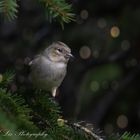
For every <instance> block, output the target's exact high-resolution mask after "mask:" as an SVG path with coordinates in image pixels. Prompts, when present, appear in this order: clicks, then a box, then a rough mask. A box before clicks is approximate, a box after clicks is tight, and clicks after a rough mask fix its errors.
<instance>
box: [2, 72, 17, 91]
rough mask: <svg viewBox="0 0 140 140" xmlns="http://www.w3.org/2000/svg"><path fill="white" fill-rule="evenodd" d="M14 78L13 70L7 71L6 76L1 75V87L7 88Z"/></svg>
mask: <svg viewBox="0 0 140 140" xmlns="http://www.w3.org/2000/svg"><path fill="white" fill-rule="evenodd" d="M14 77H15V73H14V71H12V70H7V71H6V72H5V73H4V74H0V87H2V88H4V87H7V85H9V84H10V83H11V82H12V81H13V79H14Z"/></svg>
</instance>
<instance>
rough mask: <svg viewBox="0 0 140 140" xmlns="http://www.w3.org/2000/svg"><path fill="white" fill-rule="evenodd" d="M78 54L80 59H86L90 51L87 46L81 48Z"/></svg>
mask: <svg viewBox="0 0 140 140" xmlns="http://www.w3.org/2000/svg"><path fill="white" fill-rule="evenodd" d="M79 53H80V57H81V58H82V59H88V58H89V57H90V56H91V49H90V48H89V47H88V46H83V47H81V49H80V51H79Z"/></svg>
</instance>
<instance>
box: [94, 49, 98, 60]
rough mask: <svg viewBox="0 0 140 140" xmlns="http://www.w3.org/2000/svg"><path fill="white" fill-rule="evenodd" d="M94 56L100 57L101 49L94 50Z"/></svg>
mask: <svg viewBox="0 0 140 140" xmlns="http://www.w3.org/2000/svg"><path fill="white" fill-rule="evenodd" d="M93 57H94V58H98V57H99V51H98V50H94V51H93Z"/></svg>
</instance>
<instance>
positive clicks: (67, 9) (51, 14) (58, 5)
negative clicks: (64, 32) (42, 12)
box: [40, 0, 75, 28]
mask: <svg viewBox="0 0 140 140" xmlns="http://www.w3.org/2000/svg"><path fill="white" fill-rule="evenodd" d="M40 1H41V3H42V4H44V7H45V9H46V15H47V18H48V19H49V21H50V22H51V21H52V19H56V20H57V21H58V22H60V24H61V26H62V28H64V23H69V22H71V21H74V20H75V19H74V14H73V13H72V8H71V5H70V4H67V3H66V2H65V1H64V0H40Z"/></svg>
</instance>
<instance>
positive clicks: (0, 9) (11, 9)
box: [0, 0, 18, 20]
mask: <svg viewBox="0 0 140 140" xmlns="http://www.w3.org/2000/svg"><path fill="white" fill-rule="evenodd" d="M17 8H18V5H17V0H1V1H0V13H1V14H2V15H3V16H4V17H5V18H7V19H8V20H12V19H15V18H16V17H17V15H16V14H17V12H18V11H17Z"/></svg>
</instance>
